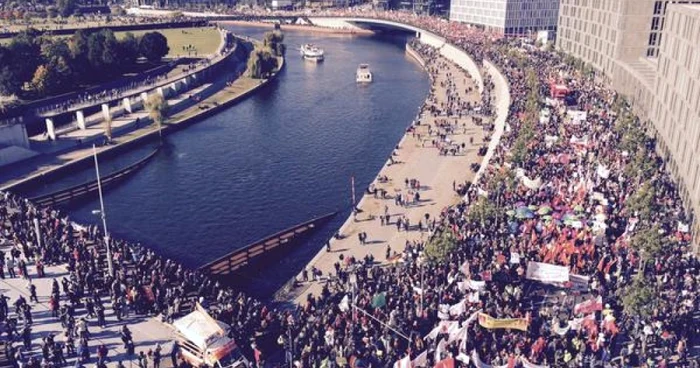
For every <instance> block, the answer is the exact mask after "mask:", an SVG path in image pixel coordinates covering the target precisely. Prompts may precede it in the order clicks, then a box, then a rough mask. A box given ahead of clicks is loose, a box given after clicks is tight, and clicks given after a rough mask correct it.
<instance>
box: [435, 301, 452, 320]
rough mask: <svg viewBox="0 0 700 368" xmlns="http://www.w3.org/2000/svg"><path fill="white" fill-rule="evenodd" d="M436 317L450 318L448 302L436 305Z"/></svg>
mask: <svg viewBox="0 0 700 368" xmlns="http://www.w3.org/2000/svg"><path fill="white" fill-rule="evenodd" d="M437 317H438V318H439V319H441V320H446V319H450V306H449V304H440V305H438V312H437Z"/></svg>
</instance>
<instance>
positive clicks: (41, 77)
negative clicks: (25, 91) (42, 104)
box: [31, 64, 54, 96]
mask: <svg viewBox="0 0 700 368" xmlns="http://www.w3.org/2000/svg"><path fill="white" fill-rule="evenodd" d="M53 74H54V73H53V72H52V70H51V66H50V65H47V64H43V65H39V67H38V68H36V71H35V72H34V77H33V78H32V83H31V84H32V89H33V90H34V91H36V93H37V94H39V95H41V96H43V95H45V94H47V93H49V92H50V91H51V89H52V88H53V84H54V81H53V79H54V76H53Z"/></svg>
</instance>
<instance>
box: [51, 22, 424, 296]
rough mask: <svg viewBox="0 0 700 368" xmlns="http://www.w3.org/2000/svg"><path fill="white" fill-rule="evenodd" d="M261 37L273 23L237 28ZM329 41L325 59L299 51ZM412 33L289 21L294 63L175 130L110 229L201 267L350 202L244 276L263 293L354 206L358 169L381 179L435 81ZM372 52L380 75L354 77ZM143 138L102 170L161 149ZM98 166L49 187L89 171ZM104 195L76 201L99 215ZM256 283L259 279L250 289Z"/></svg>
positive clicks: (114, 214) (112, 210) (74, 213)
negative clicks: (335, 30) (339, 31)
mask: <svg viewBox="0 0 700 368" xmlns="http://www.w3.org/2000/svg"><path fill="white" fill-rule="evenodd" d="M229 28H230V29H231V30H232V31H234V32H235V33H239V34H243V35H247V36H251V37H254V38H257V39H261V38H262V34H263V33H264V32H265V31H267V30H266V29H262V28H256V27H239V26H231V27H229ZM309 42H310V43H314V44H317V45H319V46H320V47H322V48H323V49H325V52H326V60H325V62H323V63H320V64H318V65H316V64H314V63H311V62H308V61H304V60H303V59H301V57H300V56H299V53H298V51H297V50H298V48H299V46H300V45H301V44H303V43H309ZM405 42H406V38H405V36H398V35H394V36H386V35H385V36H371V37H368V36H362V37H351V36H347V35H328V34H313V33H307V32H299V31H286V32H285V44H286V45H287V65H286V68H285V69H284V70H283V71H282V73H281V74H280V76H279V78H278V79H277V80H276V81H274V82H273V83H271V84H270V85H269V86H267V87H265V88H263V89H262V90H260V91H258V92H257V93H256V94H254V95H253V96H252V97H250V98H248V99H246V100H244V101H242V102H241V103H239V104H237V105H236V106H233V107H231V108H229V109H227V110H225V111H223V112H221V113H219V114H217V115H215V116H213V117H211V118H209V119H206V120H204V121H202V122H199V123H197V124H195V125H193V126H191V127H188V128H186V129H184V130H182V131H179V132H176V133H174V134H172V135H169V136H168V137H167V139H166V141H167V144H166V147H165V149H163V150H162V151H161V152H160V153H159V154H158V155H157V156H156V157H155V158H154V159H153V160H152V161H151V162H150V163H149V164H148V165H147V166H146V167H145V168H143V169H142V170H141V171H139V172H138V173H137V174H136V175H134V176H133V177H131V178H129V179H128V180H127V181H126V182H125V183H123V184H121V185H119V186H118V187H116V188H114V189H112V190H110V191H108V192H107V193H106V195H105V206H106V213H107V221H108V227H109V231H110V232H111V233H113V234H114V235H115V236H118V237H121V238H126V239H131V240H138V241H140V242H141V243H142V244H145V245H147V246H149V247H151V248H153V249H156V250H157V251H158V252H159V253H161V254H163V255H165V256H168V257H172V258H174V259H176V260H178V261H180V262H183V263H184V264H186V265H187V266H190V267H196V266H198V265H201V264H203V263H206V262H207V261H211V260H213V259H215V258H217V257H218V256H221V255H223V254H226V253H228V252H230V251H231V250H233V249H236V248H239V247H242V246H245V245H247V244H249V243H251V242H253V241H255V240H257V239H260V238H262V237H265V236H266V235H269V234H272V233H274V232H276V231H279V230H282V229H285V228H287V227H290V226H293V225H295V224H297V223H300V222H303V221H306V220H308V219H310V218H312V217H314V216H315V215H321V214H324V213H327V212H331V211H336V210H339V211H341V212H340V213H339V214H338V216H336V217H335V218H333V219H332V220H331V221H330V222H329V223H328V224H327V225H326V226H324V227H323V228H321V229H319V230H318V231H317V232H316V233H315V234H314V235H313V236H312V237H311V238H310V239H309V240H308V241H306V242H305V243H304V244H301V245H300V246H298V247H296V248H295V249H294V250H292V251H291V252H289V253H287V254H285V255H284V257H282V259H280V260H279V261H275V262H274V263H273V264H272V265H269V264H268V265H267V266H266V267H264V268H263V269H259V270H251V271H249V272H247V273H246V276H245V278H247V279H248V281H250V282H246V283H247V284H249V285H252V286H254V287H253V288H251V289H252V290H253V291H254V294H256V295H257V296H265V295H268V294H269V293H270V292H271V291H273V290H275V289H276V288H278V287H279V286H281V285H282V284H283V283H284V282H285V281H286V280H288V279H289V278H290V277H292V276H293V275H295V274H296V273H298V272H299V270H301V268H302V267H303V266H304V265H305V264H306V263H307V262H308V261H309V260H310V259H311V258H312V257H313V255H314V254H315V253H316V252H317V251H318V249H320V248H321V247H322V246H323V243H324V241H325V239H326V238H327V237H328V236H330V235H331V234H332V233H333V232H335V231H336V230H337V229H338V228H339V227H340V225H341V224H342V222H343V221H344V220H345V218H346V217H347V216H348V213H349V209H350V204H351V185H350V178H351V177H352V176H354V177H355V181H356V188H357V191H358V193H359V194H358V199H359V195H361V193H362V190H363V189H364V188H366V187H367V185H368V184H369V183H370V182H371V181H372V180H373V179H374V177H375V176H376V174H377V172H378V171H379V169H380V168H381V167H382V165H383V164H384V162H385V161H386V159H387V158H388V156H389V155H390V153H391V151H392V149H393V148H394V146H395V145H396V144H397V143H398V142H399V140H400V139H401V136H402V135H403V133H404V130H405V128H406V127H407V126H408V125H409V124H410V122H411V121H412V120H413V119H414V117H415V116H416V114H417V112H418V109H419V107H420V105H421V104H422V102H423V101H424V99H425V98H426V96H427V94H428V91H429V80H428V78H427V75H426V74H425V72H424V71H423V70H422V69H421V68H420V66H419V65H418V64H417V63H416V62H415V61H414V60H412V59H411V58H410V57H408V56H407V55H406V54H405V51H404V44H405ZM360 63H368V64H369V65H370V67H371V69H372V71H373V73H374V76H375V81H374V83H372V84H370V85H366V86H363V85H358V84H357V83H356V82H355V70H356V69H357V66H358V65H359V64H360ZM151 149H152V147H142V148H139V149H137V150H134V151H131V152H129V153H126V154H123V155H122V156H120V157H119V158H115V159H111V160H108V161H105V162H103V163H102V165H101V171H102V173H103V175H104V174H105V173H108V172H110V171H112V170H115V169H116V168H119V167H123V166H126V165H128V164H129V163H130V162H133V161H135V160H137V159H138V158H139V157H142V156H144V155H145V154H146V152H148V151H149V150H151ZM93 175H94V173H93V171H91V170H86V171H84V172H78V173H74V174H72V175H71V176H70V177H68V178H64V179H61V180H59V181H57V182H55V183H53V184H51V185H50V186H48V187H46V188H44V189H43V191H44V192H48V191H51V190H55V189H59V188H62V187H65V186H68V185H71V184H76V183H79V182H82V181H84V180H87V179H88V178H90V177H91V176H93ZM97 208H99V202H98V201H97V200H92V201H87V202H83V203H81V204H79V205H76V206H73V207H72V208H68V211H69V213H70V214H71V217H72V219H73V220H76V221H78V222H82V223H96V222H97V220H98V219H97V217H96V216H94V215H93V214H92V210H94V209H97ZM249 291H251V290H249Z"/></svg>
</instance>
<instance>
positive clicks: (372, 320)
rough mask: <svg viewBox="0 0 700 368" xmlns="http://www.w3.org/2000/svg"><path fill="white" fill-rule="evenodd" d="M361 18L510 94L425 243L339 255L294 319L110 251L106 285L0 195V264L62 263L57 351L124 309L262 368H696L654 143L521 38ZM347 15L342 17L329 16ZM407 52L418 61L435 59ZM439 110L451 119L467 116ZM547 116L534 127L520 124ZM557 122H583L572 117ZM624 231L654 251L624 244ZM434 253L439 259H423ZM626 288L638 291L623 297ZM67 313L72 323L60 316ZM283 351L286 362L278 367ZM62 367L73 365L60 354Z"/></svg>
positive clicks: (100, 255) (97, 238) (86, 250)
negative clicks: (470, 174)
mask: <svg viewBox="0 0 700 368" xmlns="http://www.w3.org/2000/svg"><path fill="white" fill-rule="evenodd" d="M360 13H361V15H363V16H366V17H367V16H373V17H378V18H383V19H390V20H394V21H397V22H402V23H408V24H413V25H415V26H417V27H420V28H423V29H429V30H431V31H432V32H434V33H437V34H439V35H441V36H443V37H445V38H446V39H447V40H448V41H449V42H450V43H452V44H453V45H456V46H458V47H460V48H462V49H463V50H465V51H466V52H467V53H468V54H469V55H470V56H471V57H472V59H473V60H474V61H475V62H476V63H477V64H478V65H481V63H482V62H483V61H484V60H488V61H490V62H491V63H493V64H494V65H496V66H497V67H498V68H499V70H500V72H501V73H502V74H503V75H504V77H505V78H506V80H507V81H508V83H509V85H510V88H509V90H510V95H511V96H510V97H511V105H510V107H509V110H510V111H509V114H508V116H507V117H506V121H505V125H506V127H507V128H506V134H504V135H503V137H502V138H501V141H500V143H499V144H498V146H497V149H496V151H495V153H494V155H493V156H492V158H491V161H490V162H489V163H488V170H487V172H486V174H485V175H483V176H481V177H480V179H479V180H478V181H477V182H475V183H473V184H471V185H470V186H468V187H467V188H466V190H465V191H464V193H466V194H465V196H464V199H463V201H462V202H460V203H459V204H458V205H456V206H453V207H450V208H446V209H444V211H443V212H442V214H441V216H440V218H439V219H437V225H435V226H432V227H430V229H429V232H430V234H431V238H432V239H433V240H431V241H428V242H427V243H423V242H408V243H407V244H405V245H404V249H403V251H402V252H400V257H396V256H395V255H394V253H391V252H389V251H388V252H387V258H388V259H387V261H390V262H386V263H387V264H386V265H385V266H384V267H378V263H377V260H374V259H372V258H369V257H366V258H364V259H355V258H354V257H352V256H347V257H343V258H342V259H341V260H340V261H339V263H338V264H337V267H335V274H333V275H330V276H331V277H330V278H328V280H327V281H326V282H325V284H324V287H323V291H322V292H321V294H320V295H311V294H310V295H308V297H307V298H306V301H305V302H304V303H302V304H301V305H298V306H297V307H296V308H295V309H275V308H273V307H272V306H268V305H266V304H265V303H263V302H261V301H258V300H255V299H253V298H250V297H248V296H246V295H245V294H243V293H241V292H238V291H235V290H232V289H230V288H228V287H225V286H223V285H221V284H220V283H218V282H217V281H215V280H212V279H209V278H208V277H207V276H206V275H203V274H202V273H200V272H197V271H191V270H187V269H184V268H183V267H182V266H180V265H178V264H176V263H175V262H173V261H171V260H167V259H163V258H161V257H159V256H157V255H156V254H154V253H153V252H152V251H150V250H148V249H147V248H145V247H142V246H141V245H139V244H132V243H128V242H125V241H120V240H117V239H113V243H112V249H113V261H114V267H115V270H116V271H115V274H114V275H110V274H109V273H108V272H107V271H106V270H107V266H106V263H107V260H106V255H105V253H104V249H103V248H104V247H103V240H102V239H103V238H102V234H101V233H100V231H99V229H98V228H97V227H95V226H88V227H82V226H78V225H75V224H73V223H71V222H70V221H69V219H68V218H67V217H66V216H65V215H64V214H62V213H60V212H58V211H55V210H52V209H48V208H36V207H35V206H34V205H32V204H31V203H29V202H28V201H26V200H24V199H21V198H19V197H16V196H13V195H11V194H8V193H4V194H3V195H2V196H0V227H1V228H0V230H1V231H2V233H1V234H0V246H2V245H5V246H9V247H11V248H12V251H9V252H7V253H8V254H6V255H3V256H4V257H5V258H6V261H5V264H4V265H3V266H4V267H5V268H8V271H9V268H12V269H13V272H14V271H15V270H16V275H15V276H20V277H26V278H35V277H38V275H30V274H29V272H30V270H28V269H27V268H26V266H20V265H19V264H21V263H23V264H25V265H26V264H37V263H41V264H44V265H53V264H58V263H61V264H67V267H68V270H69V276H67V277H65V278H64V279H61V280H60V284H59V281H58V280H57V281H56V282H55V283H54V284H55V285H56V286H55V288H54V290H53V291H52V293H51V298H53V299H52V300H53V302H52V303H53V304H52V305H54V306H55V307H52V308H55V309H56V314H55V317H54V318H60V320H61V322H62V324H63V325H64V326H63V327H64V332H63V334H62V336H63V339H62V341H61V342H60V343H58V346H59V349H58V350H61V349H60V347H61V346H63V345H62V344H64V345H66V346H68V345H71V344H72V343H71V342H70V341H71V339H73V341H75V339H76V338H77V339H79V340H80V342H79V344H78V345H79V347H83V348H82V350H80V351H82V353H81V354H83V355H84V356H83V358H82V360H83V361H84V362H87V361H91V362H94V360H90V359H91V357H90V354H89V352H90V350H91V349H92V350H96V351H99V350H100V349H98V347H97V346H90V339H89V333H88V332H87V330H86V329H87V326H88V325H89V324H92V323H93V321H94V323H96V324H97V325H98V326H99V322H100V320H101V318H100V317H99V314H100V312H99V311H100V310H101V309H102V310H104V309H106V308H111V309H112V310H113V312H114V316H115V317H116V318H124V319H126V320H127V321H128V318H129V317H128V316H129V315H130V314H131V313H136V314H141V315H162V316H163V317H164V318H165V319H166V320H172V319H173V318H175V317H177V316H179V315H182V314H183V313H185V312H187V311H188V310H189V308H191V307H193V305H194V303H195V302H199V303H200V304H201V305H203V306H204V307H205V308H208V309H209V311H210V313H211V314H212V316H213V317H214V318H216V319H218V320H221V321H223V322H226V323H228V324H230V325H231V326H232V332H231V333H232V335H233V337H234V338H235V339H236V340H237V341H239V342H252V344H250V345H248V344H244V343H241V344H239V345H241V346H242V347H244V348H245V350H247V351H248V353H250V356H252V357H254V362H255V364H256V365H257V366H260V367H262V366H269V365H271V364H280V365H281V364H284V362H283V360H284V357H286V358H287V360H288V361H289V362H291V363H292V364H294V365H295V366H296V367H299V368H301V367H304V368H306V367H352V368H355V367H392V366H393V367H395V368H403V367H410V366H413V367H433V366H438V365H440V366H441V367H454V366H463V367H467V366H476V367H479V368H481V367H487V366H489V365H490V366H495V367H516V366H523V367H526V368H531V367H539V366H550V367H602V366H618V367H628V366H632V367H638V366H647V367H652V366H654V367H665V366H678V367H690V366H697V364H698V361H697V356H693V355H692V354H691V351H690V348H691V347H692V346H694V345H696V344H697V336H700V330H699V329H698V325H699V324H698V322H697V319H696V315H697V312H698V297H697V294H698V292H697V289H698V281H700V263H698V259H697V257H696V255H695V254H694V253H693V250H692V245H691V236H690V234H689V233H688V228H687V223H688V222H689V217H688V215H687V214H686V213H685V210H684V209H683V207H682V204H681V200H680V198H679V196H678V190H677V187H676V185H675V184H674V183H673V182H672V181H671V179H670V178H669V177H668V175H667V174H666V172H665V171H664V170H663V162H662V161H661V159H660V158H659V157H658V156H657V155H656V154H655V151H654V149H653V148H654V147H653V146H654V141H653V140H652V139H650V138H648V137H646V136H645V135H644V134H641V135H640V134H639V133H640V132H641V133H643V130H642V129H641V128H639V127H638V126H639V124H637V122H636V121H635V120H634V117H633V116H632V115H631V112H630V111H629V107H628V106H626V104H625V103H624V102H623V101H622V100H621V99H620V97H619V96H617V95H616V93H615V92H614V91H612V90H611V89H609V88H608V87H607V86H605V85H603V84H601V83H599V82H597V81H596V80H595V79H593V78H592V76H589V75H586V74H584V73H582V72H581V71H579V70H577V69H576V68H574V67H573V66H572V65H569V64H567V63H566V62H564V60H563V59H562V57H561V56H559V55H557V54H555V53H552V52H548V51H543V50H540V49H537V48H534V47H529V48H523V47H522V46H523V42H524V41H523V40H520V39H506V38H503V37H500V36H498V35H495V34H489V33H486V32H483V31H480V30H477V29H475V28H471V27H469V26H467V25H462V24H458V23H451V22H446V21H444V20H440V19H435V18H431V17H426V16H417V15H413V14H409V13H404V12H375V11H371V12H370V11H367V10H362V11H357V14H360ZM348 14H354V13H353V10H346V11H336V12H334V13H329V14H328V15H348ZM357 14H356V15H357ZM319 15H323V14H319ZM415 49H416V50H417V52H419V53H420V54H421V55H422V56H423V57H424V58H425V59H427V60H430V59H431V58H432V57H434V55H435V53H436V52H438V50H435V49H431V48H430V47H427V46H425V47H416V48H415ZM429 70H430V69H429ZM430 72H431V73H435V70H430ZM553 79H556V80H557V81H558V82H559V83H565V84H566V85H567V86H568V87H569V88H570V89H571V90H572V91H575V92H576V99H575V100H576V101H575V105H571V106H570V105H567V104H566V103H564V102H563V101H561V100H556V99H551V98H546V96H547V94H548V85H549V83H550V81H551V80H553ZM485 80H486V81H488V83H485V88H484V94H486V96H487V98H486V99H485V100H483V103H484V106H483V108H488V111H489V112H491V111H495V109H494V108H493V106H492V103H493V101H494V99H495V98H496V96H495V92H494V86H493V82H491V80H490V79H487V78H485ZM451 101H452V102H453V103H452V107H453V108H455V107H460V108H461V107H466V105H462V103H461V102H459V101H457V100H455V99H453V100H451ZM545 108H546V109H548V110H549V111H550V112H551V118H550V119H548V120H546V121H545V120H538V119H537V118H534V119H533V118H532V114H533V111H535V112H539V111H540V109H545ZM572 111H576V112H584V113H585V114H586V116H587V117H586V118H585V119H584V120H583V121H580V120H575V119H572V118H571V114H570V112H572ZM493 114H495V113H493ZM626 122H627V123H626ZM629 122H631V123H629ZM434 129H436V130H439V129H441V127H439V126H435V127H434ZM639 152H641V155H640V154H639ZM645 165H646V166H645ZM630 168H634V169H635V170H636V171H633V170H630ZM409 184H410V182H409ZM650 188H652V189H650ZM639 193H651V194H650V196H651V198H650V199H648V200H647V202H644V203H647V204H648V205H649V206H650V207H651V208H649V209H648V210H649V211H650V212H651V213H644V212H645V208H640V207H639V206H635V205H634V202H635V200H637V197H638V196H639ZM387 200H391V199H390V198H387ZM35 219H36V220H38V223H39V227H40V232H39V233H40V234H41V236H42V239H37V238H36V231H35V230H34V220H35ZM431 220H435V219H431ZM640 234H647V235H648V236H649V237H651V239H653V241H655V242H662V243H663V247H662V248H661V249H656V250H654V249H653V247H647V248H639V247H637V246H636V245H635V244H636V243H637V242H643V240H637V239H638V237H639V236H640ZM436 239H437V240H442V241H436ZM360 240H361V241H362V239H360ZM435 244H439V245H440V246H450V247H451V248H450V251H449V252H447V254H446V255H445V256H444V257H443V258H435V257H433V256H431V254H432V253H431V247H434V246H435ZM358 246H360V245H359V244H358ZM652 252H653V256H652V257H650V254H651V253H652ZM532 262H536V265H540V266H541V267H549V268H548V269H552V270H558V271H557V272H559V271H560V270H561V269H562V268H563V269H565V270H566V274H567V275H569V278H568V281H567V282H563V283H556V284H552V283H551V282H549V281H547V279H546V277H544V276H541V278H540V279H537V278H536V277H534V276H533V275H534V274H537V270H535V269H534V266H533V263H532ZM10 266H12V267H10ZM3 276H4V275H3ZM313 276H314V278H315V273H314V275H313ZM307 278H308V275H307ZM639 280H643V281H641V284H642V286H643V287H645V288H646V289H642V290H643V291H644V290H646V291H644V292H642V293H637V294H635V292H634V291H635V289H634V287H636V286H635V285H637V284H638V282H639ZM543 281H544V282H543ZM59 285H61V287H59ZM61 289H62V290H61ZM649 294H651V295H649ZM630 295H632V296H634V297H635V298H631V297H630ZM4 300H5V299H4V298H0V301H3V302H0V317H3V318H2V322H3V328H4V331H5V333H8V334H9V335H10V336H20V337H19V338H18V339H17V340H18V343H16V344H14V345H13V346H12V347H11V348H12V349H15V350H14V351H13V353H12V354H10V355H11V356H13V357H15V361H16V362H17V364H18V365H19V366H24V365H26V364H28V359H32V358H33V359H34V360H33V362H36V361H37V359H38V360H41V359H40V357H39V355H37V357H32V356H31V354H25V353H20V354H17V351H20V349H22V347H21V346H20V340H22V344H21V345H25V344H26V343H27V339H29V346H25V347H26V348H28V349H24V350H21V351H24V352H26V351H27V350H30V349H32V348H33V346H32V344H31V328H30V329H29V331H28V332H24V330H22V332H21V333H19V332H16V331H15V328H16V326H17V325H16V321H15V322H12V321H13V319H11V318H9V315H10V313H9V312H8V311H7V307H5V308H3V303H5V302H4ZM639 300H641V301H642V302H643V303H648V307H646V309H647V313H631V311H632V312H634V311H635V309H634V305H635V302H637V303H638V302H639ZM9 305H15V306H16V307H17V305H20V307H17V309H16V311H15V315H16V318H19V319H20V320H22V321H23V326H31V316H32V312H31V308H27V307H24V306H25V305H29V304H28V303H27V302H26V301H18V300H16V301H11V302H10V304H9ZM91 310H92V311H93V313H90V312H91ZM76 311H84V314H85V315H86V316H87V317H83V318H84V319H80V318H79V319H78V320H77V321H76V317H75V316H76V315H77V314H76ZM81 314H82V313H81ZM91 316H94V319H91V318H90V317H91ZM71 318H73V320H72V321H71ZM103 318H104V317H102V319H103ZM64 320H65V323H63V322H64ZM13 324H15V325H13ZM8 331H12V332H8ZM24 334H28V335H29V337H24ZM270 337H272V338H271V339H270ZM53 339H54V340H56V339H57V337H54V338H53ZM83 339H84V340H85V341H84V342H83ZM270 340H271V341H272V343H270ZM56 345H57V342H56V341H53V342H46V348H44V347H43V345H42V348H41V349H40V350H41V351H42V353H41V354H43V351H47V356H48V358H47V361H49V360H50V361H55V362H56V365H61V364H62V363H61V362H62V360H61V355H60V354H61V353H52V351H54V350H56ZM125 345H128V344H126V343H125ZM270 345H272V346H270ZM136 348H138V346H137V347H136ZM86 350H87V352H88V353H85V351H86ZM132 351H133V348H132ZM281 351H284V352H285V353H286V354H285V355H283V356H280V355H276V353H277V352H281ZM696 353H697V352H696ZM57 354H58V355H57ZM85 354H87V355H85ZM71 355H78V356H82V355H80V354H78V351H66V353H65V354H63V356H71ZM97 362H98V364H100V363H99V362H100V358H97ZM20 363H21V364H20ZM180 364H182V365H184V363H182V362H180Z"/></svg>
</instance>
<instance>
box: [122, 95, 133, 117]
mask: <svg viewBox="0 0 700 368" xmlns="http://www.w3.org/2000/svg"><path fill="white" fill-rule="evenodd" d="M122 105H124V110H126V111H127V112H128V113H129V114H131V113H132V112H134V111H133V110H132V109H131V99H130V98H129V97H124V99H123V100H122Z"/></svg>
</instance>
